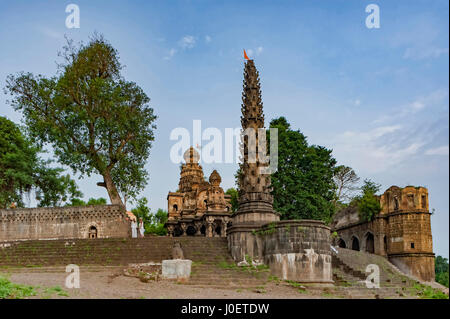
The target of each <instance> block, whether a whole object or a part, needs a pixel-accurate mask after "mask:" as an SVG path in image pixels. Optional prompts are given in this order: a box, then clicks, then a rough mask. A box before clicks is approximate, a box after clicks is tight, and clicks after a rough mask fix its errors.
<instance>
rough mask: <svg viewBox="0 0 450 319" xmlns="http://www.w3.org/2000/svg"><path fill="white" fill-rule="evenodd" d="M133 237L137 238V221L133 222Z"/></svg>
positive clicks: (133, 220)
mask: <svg viewBox="0 0 450 319" xmlns="http://www.w3.org/2000/svg"><path fill="white" fill-rule="evenodd" d="M131 237H132V238H137V223H136V220H135V219H132V220H131Z"/></svg>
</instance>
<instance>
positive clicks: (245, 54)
mask: <svg viewBox="0 0 450 319" xmlns="http://www.w3.org/2000/svg"><path fill="white" fill-rule="evenodd" d="M244 58H245V59H246V60H250V59H249V58H248V56H247V53H246V52H245V49H244Z"/></svg>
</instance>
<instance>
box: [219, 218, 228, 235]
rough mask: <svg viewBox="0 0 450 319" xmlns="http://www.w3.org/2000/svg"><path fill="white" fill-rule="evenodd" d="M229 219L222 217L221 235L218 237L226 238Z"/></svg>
mask: <svg viewBox="0 0 450 319" xmlns="http://www.w3.org/2000/svg"><path fill="white" fill-rule="evenodd" d="M228 221H229V218H228V217H223V218H222V233H221V234H220V237H227V224H228Z"/></svg>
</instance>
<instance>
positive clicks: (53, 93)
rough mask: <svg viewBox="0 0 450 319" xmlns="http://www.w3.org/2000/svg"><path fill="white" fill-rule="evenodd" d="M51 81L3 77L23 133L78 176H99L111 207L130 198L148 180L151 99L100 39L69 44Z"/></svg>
mask: <svg viewBox="0 0 450 319" xmlns="http://www.w3.org/2000/svg"><path fill="white" fill-rule="evenodd" d="M60 56H61V57H62V58H63V62H62V63H61V64H59V65H58V71H59V72H58V73H57V75H55V76H53V77H48V78H47V77H44V76H41V75H37V76H35V75H33V74H31V73H24V72H22V73H19V74H17V75H9V76H8V78H7V83H6V92H9V93H10V94H11V96H13V98H12V100H11V101H9V103H10V104H11V105H12V106H13V107H14V109H15V110H18V111H21V112H22V113H23V115H24V120H25V123H26V125H27V129H28V131H29V134H30V135H31V136H32V137H33V138H36V139H37V140H39V141H41V143H49V144H51V145H52V146H53V150H54V153H55V155H56V157H57V158H58V160H59V161H60V162H61V163H62V164H65V165H68V166H69V167H70V168H72V170H73V171H75V172H79V173H80V174H81V176H84V175H87V176H90V174H92V173H98V174H100V175H101V176H102V177H103V181H102V182H99V183H97V185H99V186H102V187H105V188H106V190H107V192H108V195H109V198H110V200H111V203H112V204H123V202H122V199H121V196H120V194H122V195H123V196H125V195H126V196H129V197H131V198H135V196H136V195H137V194H138V193H139V191H141V190H142V189H143V187H144V186H145V184H146V183H147V172H146V170H145V169H144V165H145V163H146V160H147V158H148V157H149V154H150V148H151V145H152V141H153V140H154V134H153V130H154V129H155V128H156V126H155V125H154V121H155V119H156V116H155V115H154V114H153V109H152V108H151V107H149V105H148V103H149V101H150V99H149V98H148V96H147V95H146V94H145V93H144V91H143V90H142V89H141V88H140V87H139V86H138V85H137V84H136V83H133V82H128V81H126V80H125V79H124V78H123V77H122V75H121V69H122V65H121V64H120V62H119V56H118V52H117V50H116V49H114V48H113V47H112V46H111V44H109V43H108V42H107V41H106V40H105V39H104V38H103V37H102V36H98V35H94V36H93V37H92V38H91V39H90V41H89V43H88V44H86V45H85V44H83V43H81V44H79V45H78V46H75V45H74V44H73V41H71V40H67V45H65V46H64V47H63V51H62V52H61V53H60Z"/></svg>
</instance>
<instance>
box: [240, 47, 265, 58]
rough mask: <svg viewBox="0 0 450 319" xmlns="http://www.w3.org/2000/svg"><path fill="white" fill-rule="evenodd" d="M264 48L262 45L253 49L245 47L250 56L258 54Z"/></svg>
mask: <svg viewBox="0 0 450 319" xmlns="http://www.w3.org/2000/svg"><path fill="white" fill-rule="evenodd" d="M263 50H264V48H263V47H262V46H259V47H257V48H253V49H245V52H246V53H247V55H248V56H249V57H253V56H258V55H260V54H261V53H262V52H263Z"/></svg>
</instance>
